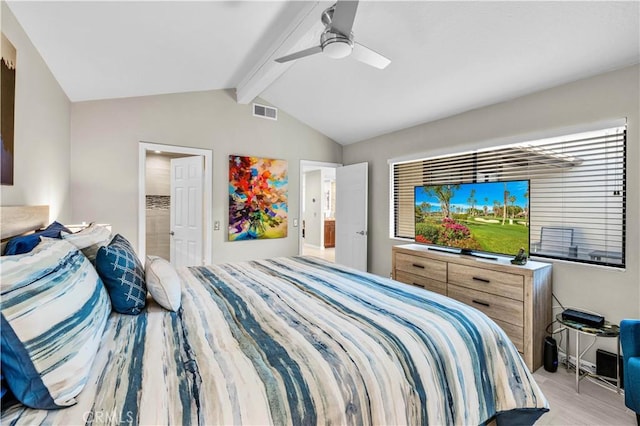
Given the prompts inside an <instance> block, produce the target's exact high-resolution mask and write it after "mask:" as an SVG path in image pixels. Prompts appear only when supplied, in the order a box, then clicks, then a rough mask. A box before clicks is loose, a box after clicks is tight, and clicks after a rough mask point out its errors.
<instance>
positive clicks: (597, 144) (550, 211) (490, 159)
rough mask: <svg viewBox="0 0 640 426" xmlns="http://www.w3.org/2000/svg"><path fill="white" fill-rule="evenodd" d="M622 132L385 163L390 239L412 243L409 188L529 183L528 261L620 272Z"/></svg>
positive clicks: (613, 130)
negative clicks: (388, 179)
mask: <svg viewBox="0 0 640 426" xmlns="http://www.w3.org/2000/svg"><path fill="white" fill-rule="evenodd" d="M625 129H626V128H625V127H624V126H622V127H614V128H609V129H604V130H598V131H591V132H585V133H579V134H573V135H569V136H564V137H559V138H550V139H544V140H537V141H529V142H524V143H518V144H512V145H508V146H502V147H494V148H491V149H486V150H479V151H476V152H470V153H464V154H456V155H450V156H443V157H437V158H427V159H421V160H414V161H407V162H397V163H391V167H392V179H393V182H392V191H393V194H392V197H393V198H392V199H393V208H392V212H393V218H392V219H393V235H394V236H395V237H400V238H411V239H413V238H414V200H413V193H414V187H415V186H416V185H427V184H444V183H466V182H491V181H506V180H524V179H529V181H530V190H529V192H530V194H529V204H530V240H531V246H530V249H531V255H534V256H539V257H548V258H556V259H564V260H569V261H575V262H585V263H595V264H604V265H609V266H615V267H624V266H625V216H626V215H625V206H626V157H625V154H626V130H625Z"/></svg>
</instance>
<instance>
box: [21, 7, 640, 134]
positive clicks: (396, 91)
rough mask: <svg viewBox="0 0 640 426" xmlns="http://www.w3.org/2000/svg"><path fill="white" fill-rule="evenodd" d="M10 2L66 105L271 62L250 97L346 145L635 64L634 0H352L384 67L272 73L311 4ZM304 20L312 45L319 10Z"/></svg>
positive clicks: (313, 62)
mask: <svg viewBox="0 0 640 426" xmlns="http://www.w3.org/2000/svg"><path fill="white" fill-rule="evenodd" d="M315 3H317V2H315ZM324 3H327V2H320V4H319V5H318V6H322V7H324V6H325V4H324ZM328 4H331V3H328ZM8 5H9V7H10V8H11V10H12V11H13V13H14V14H15V15H16V18H17V19H18V21H19V22H20V24H21V25H22V27H23V28H24V29H25V31H26V33H27V34H28V36H29V37H30V38H31V40H32V42H33V44H34V45H35V46H36V48H37V49H38V50H39V52H40V54H41V55H42V57H43V58H44V60H45V61H46V62H47V64H48V65H49V67H50V69H51V71H52V73H53V74H54V76H55V77H56V78H57V79H58V81H59V83H60V85H61V86H62V88H63V90H64V91H65V92H66V93H67V95H68V96H69V98H70V99H71V100H72V101H83V100H92V99H106V98H118V97H129V96H143V95H152V94H161V93H175V92H187V91H197V90H211V89H223V88H236V87H240V86H243V85H244V83H243V82H245V81H246V80H247V79H251V78H253V77H255V74H256V70H261V69H262V70H264V69H265V68H268V67H272V69H276V70H277V72H276V75H275V77H273V76H272V78H271V79H266V80H264V79H263V80H262V83H263V86H267V84H270V85H268V86H267V87H266V89H264V90H263V88H262V86H260V85H259V84H258V85H257V87H260V89H257V90H258V92H257V93H256V94H259V95H260V97H262V98H263V99H265V100H266V101H268V102H270V103H272V104H273V105H275V106H276V107H278V108H280V109H282V110H284V111H286V112H287V113H289V114H290V115H292V116H294V117H296V118H297V119H299V120H300V121H302V122H304V123H306V124H308V125H309V126H311V127H313V128H315V129H317V130H318V131H320V132H322V133H324V134H325V135H327V136H329V137H331V138H332V139H334V140H335V141H337V142H339V143H342V144H348V143H353V142H357V141H360V140H364V139H368V138H370V137H374V136H377V135H380V134H384V133H389V132H391V131H394V130H398V129H402V128H405V127H409V126H412V125H416V124H419V123H424V122H428V121H433V120H436V119H439V118H443V117H447V116H450V115H454V114H458V113H461V112H464V111H468V110H471V109H474V108H478V107H482V106H486V105H490V104H494V103H496V102H501V101H505V100H509V99H513V98H515V97H518V96H522V95H524V94H527V93H532V92H535V91H539V90H542V89H545V88H549V87H553V86H556V85H559V84H562V83H565V82H569V81H574V80H578V79H580V78H585V77H589V76H592V75H596V74H600V73H603V72H606V71H609V70H613V69H617V68H621V67H624V66H628V65H632V64H636V63H638V62H640V2H638V1H623V2H613V1H602V2H596V1H587V2H576V1H557V2H541V1H530V2H519V1H511V2H506V1H499V2H484V1H482V2H480V1H476V2H470V1H469V2H453V1H448V2H439V1H435V2H431V1H413V2H393V1H389V2H382V1H361V2H360V5H359V7H358V14H357V16H356V20H355V23H354V28H353V31H354V34H355V37H356V40H357V41H358V42H359V43H362V44H364V45H366V46H367V47H370V48H372V49H374V50H376V51H378V52H380V53H382V54H384V55H385V56H388V57H389V58H390V59H391V60H392V62H391V65H389V66H388V67H387V68H386V69H385V70H378V69H375V68H372V67H368V66H366V65H364V64H362V63H360V62H357V61H355V60H353V59H352V58H346V59H340V60H332V59H329V58H326V57H324V56H322V55H316V56H313V57H309V58H305V59H301V60H298V61H297V62H296V63H295V64H293V65H290V66H286V65H279V64H276V65H274V63H273V61H272V58H273V57H274V56H276V57H277V56H278V55H279V54H281V53H287V52H289V51H295V50H297V49H298V48H299V47H300V46H293V45H292V44H291V43H292V42H291V40H289V43H288V44H287V43H283V42H282V37H283V35H282V34H283V32H286V31H288V32H291V33H293V32H292V31H291V26H292V23H294V25H293V26H296V25H297V24H295V22H298V21H296V20H300V15H301V14H304V13H307V12H308V11H309V10H310V6H309V3H308V2H307V3H305V2H285V1H276V2H266V1H257V2H240V1H233V2H230V1H228V2H222V1H209V2H206V1H200V2H166V1H154V2H94V1H92V2H82V1H76V2H55V1H47V2H22V1H9V2H8ZM318 6H316V9H317V7H318ZM320 10H321V9H320ZM315 14H317V10H315V9H314V16H315ZM300 22H302V21H300ZM309 22H312V23H313V25H312V24H310V23H309ZM303 25H306V28H304V30H305V31H304V32H305V34H306V36H305V37H303V41H302V42H299V43H298V45H300V44H303V45H304V47H311V46H312V45H313V44H314V42H313V41H310V40H316V39H317V38H319V33H320V31H321V30H322V26H321V25H320V24H319V15H318V16H317V21H316V19H315V17H313V19H311V20H309V18H307V19H306V21H304V23H303V24H301V25H298V27H299V26H303ZM297 30H299V28H297ZM299 32H300V31H298V33H295V37H297V38H300V35H299ZM309 43H311V44H309ZM283 49H285V50H286V51H283ZM270 54H271V56H269V55H270ZM18 61H19V58H18ZM278 67H279V68H278ZM639 78H640V76H639ZM273 79H275V81H273V83H271V81H272V80H273Z"/></svg>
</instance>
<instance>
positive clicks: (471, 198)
mask: <svg viewBox="0 0 640 426" xmlns="http://www.w3.org/2000/svg"><path fill="white" fill-rule="evenodd" d="M467 202H468V203H469V213H470V214H471V216H475V213H474V212H475V208H476V203H477V202H478V200H476V190H475V189H472V190H471V192H470V193H469V198H467Z"/></svg>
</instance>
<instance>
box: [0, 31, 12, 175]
mask: <svg viewBox="0 0 640 426" xmlns="http://www.w3.org/2000/svg"><path fill="white" fill-rule="evenodd" d="M1 43H2V44H1V47H2V60H0V68H1V69H0V91H1V93H0V98H1V101H0V122H1V125H0V140H1V141H2V149H1V150H0V175H1V176H0V184H2V185H13V153H14V150H13V125H14V124H13V123H14V121H13V120H14V109H15V100H16V48H15V47H13V44H11V42H10V41H9V39H7V38H6V37H5V35H4V34H2V42H1Z"/></svg>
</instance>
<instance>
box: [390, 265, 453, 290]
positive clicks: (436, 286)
mask: <svg viewBox="0 0 640 426" xmlns="http://www.w3.org/2000/svg"><path fill="white" fill-rule="evenodd" d="M396 281H400V282H402V283H406V284H413V285H415V286H418V287H423V288H426V289H427V290H430V291H433V292H435V293H440V294H442V295H445V296H446V295H447V284H446V283H443V282H442V281H436V280H432V279H431V278H427V277H422V276H420V275H415V274H410V273H408V272H404V271H396Z"/></svg>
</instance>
